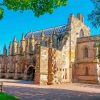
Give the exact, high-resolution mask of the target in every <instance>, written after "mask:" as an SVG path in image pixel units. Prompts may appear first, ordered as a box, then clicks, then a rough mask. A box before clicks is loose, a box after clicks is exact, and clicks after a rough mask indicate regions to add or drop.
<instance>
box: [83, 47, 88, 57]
mask: <svg viewBox="0 0 100 100" xmlns="http://www.w3.org/2000/svg"><path fill="white" fill-rule="evenodd" d="M83 52H84V53H83V54H84V58H88V48H84V51H83Z"/></svg>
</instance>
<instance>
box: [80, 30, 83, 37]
mask: <svg viewBox="0 0 100 100" xmlns="http://www.w3.org/2000/svg"><path fill="white" fill-rule="evenodd" d="M81 37H84V31H83V30H82V29H81V31H80V38H81Z"/></svg>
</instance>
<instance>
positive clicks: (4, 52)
mask: <svg viewBox="0 0 100 100" xmlns="http://www.w3.org/2000/svg"><path fill="white" fill-rule="evenodd" d="M3 54H4V55H7V49H6V44H5V45H4V48H3Z"/></svg>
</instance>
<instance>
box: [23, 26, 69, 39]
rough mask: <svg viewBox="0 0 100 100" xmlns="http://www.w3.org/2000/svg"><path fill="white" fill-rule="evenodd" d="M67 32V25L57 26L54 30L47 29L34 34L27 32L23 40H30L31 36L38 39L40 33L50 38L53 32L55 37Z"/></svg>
mask: <svg viewBox="0 0 100 100" xmlns="http://www.w3.org/2000/svg"><path fill="white" fill-rule="evenodd" d="M66 30H67V25H62V26H58V27H54V28H49V29H45V30H40V31H36V32H28V33H27V34H26V36H25V38H30V37H31V35H32V34H33V35H34V36H35V37H39V36H40V35H41V33H42V32H44V34H45V35H46V36H50V34H52V33H53V32H54V31H55V33H56V34H57V35H59V34H64V33H65V32H66Z"/></svg>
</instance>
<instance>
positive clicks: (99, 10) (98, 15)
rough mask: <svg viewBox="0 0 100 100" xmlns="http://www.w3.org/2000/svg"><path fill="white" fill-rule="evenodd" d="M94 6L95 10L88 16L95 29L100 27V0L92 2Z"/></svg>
mask: <svg viewBox="0 0 100 100" xmlns="http://www.w3.org/2000/svg"><path fill="white" fill-rule="evenodd" d="M91 1H92V3H93V4H94V10H92V12H91V14H89V15H88V19H89V20H90V22H91V23H92V25H93V26H94V27H96V28H97V27H100V0H91Z"/></svg>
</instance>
